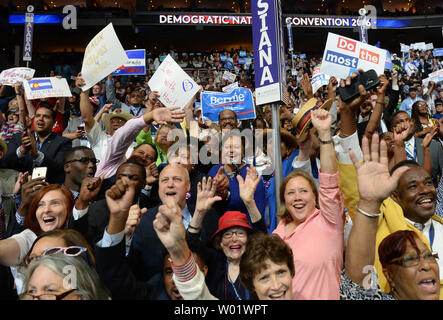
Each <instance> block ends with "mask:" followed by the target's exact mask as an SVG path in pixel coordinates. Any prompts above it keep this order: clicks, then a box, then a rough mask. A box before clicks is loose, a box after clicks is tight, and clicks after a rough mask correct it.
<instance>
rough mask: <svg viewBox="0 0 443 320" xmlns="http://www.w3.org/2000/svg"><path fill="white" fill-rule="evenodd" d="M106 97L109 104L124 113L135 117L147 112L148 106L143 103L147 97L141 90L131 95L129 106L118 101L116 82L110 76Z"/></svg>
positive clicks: (107, 81) (107, 82)
mask: <svg viewBox="0 0 443 320" xmlns="http://www.w3.org/2000/svg"><path fill="white" fill-rule="evenodd" d="M106 97H107V98H108V102H109V103H112V104H114V105H115V107H116V108H121V109H122V110H123V111H125V112H127V113H129V114H132V115H133V116H134V117H138V116H141V115H142V114H143V113H144V112H145V110H146V106H145V105H144V103H143V100H144V98H145V97H144V96H143V94H142V93H141V92H140V91H139V90H134V91H132V92H131V94H130V95H129V103H130V105H129V106H128V105H127V104H125V103H123V102H121V101H120V100H118V99H117V98H116V97H115V88H114V80H113V79H112V76H111V75H109V76H108V80H106Z"/></svg>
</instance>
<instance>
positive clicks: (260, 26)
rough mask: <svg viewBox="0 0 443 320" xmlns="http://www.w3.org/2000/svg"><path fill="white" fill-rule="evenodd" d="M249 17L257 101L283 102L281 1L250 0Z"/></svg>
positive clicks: (283, 66)
mask: <svg viewBox="0 0 443 320" xmlns="http://www.w3.org/2000/svg"><path fill="white" fill-rule="evenodd" d="M251 18H252V19H251V20H252V44H253V48H254V61H255V63H254V71H255V99H256V103H257V105H262V104H266V103H278V102H283V100H284V94H285V90H286V66H285V48H284V41H283V26H282V14H281V3H280V0H261V1H252V2H251Z"/></svg>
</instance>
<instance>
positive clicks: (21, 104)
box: [14, 82, 26, 129]
mask: <svg viewBox="0 0 443 320" xmlns="http://www.w3.org/2000/svg"><path fill="white" fill-rule="evenodd" d="M14 90H15V95H16V97H17V103H18V110H19V114H18V122H19V123H21V124H22V125H23V129H24V128H26V107H25V100H24V99H23V91H24V90H23V87H22V85H21V84H20V83H19V82H17V83H16V84H14Z"/></svg>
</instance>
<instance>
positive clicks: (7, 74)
mask: <svg viewBox="0 0 443 320" xmlns="http://www.w3.org/2000/svg"><path fill="white" fill-rule="evenodd" d="M34 73H35V70H34V69H31V68H24V67H18V68H10V69H7V70H3V71H2V73H0V83H1V84H4V85H6V86H12V85H14V83H16V82H20V83H23V81H25V80H26V79H30V78H31V79H32V77H34Z"/></svg>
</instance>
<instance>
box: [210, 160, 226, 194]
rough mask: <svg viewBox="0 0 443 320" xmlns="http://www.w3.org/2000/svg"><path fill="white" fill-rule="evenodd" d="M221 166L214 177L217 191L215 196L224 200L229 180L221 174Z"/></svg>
mask: <svg viewBox="0 0 443 320" xmlns="http://www.w3.org/2000/svg"><path fill="white" fill-rule="evenodd" d="M223 168H224V167H223V166H221V167H220V168H219V169H218V172H217V174H216V175H215V177H214V180H213V181H214V184H215V188H216V189H217V194H218V195H221V196H222V197H223V198H226V196H227V193H228V192H227V191H228V188H229V179H228V177H227V176H226V174H225V173H224V172H223Z"/></svg>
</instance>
